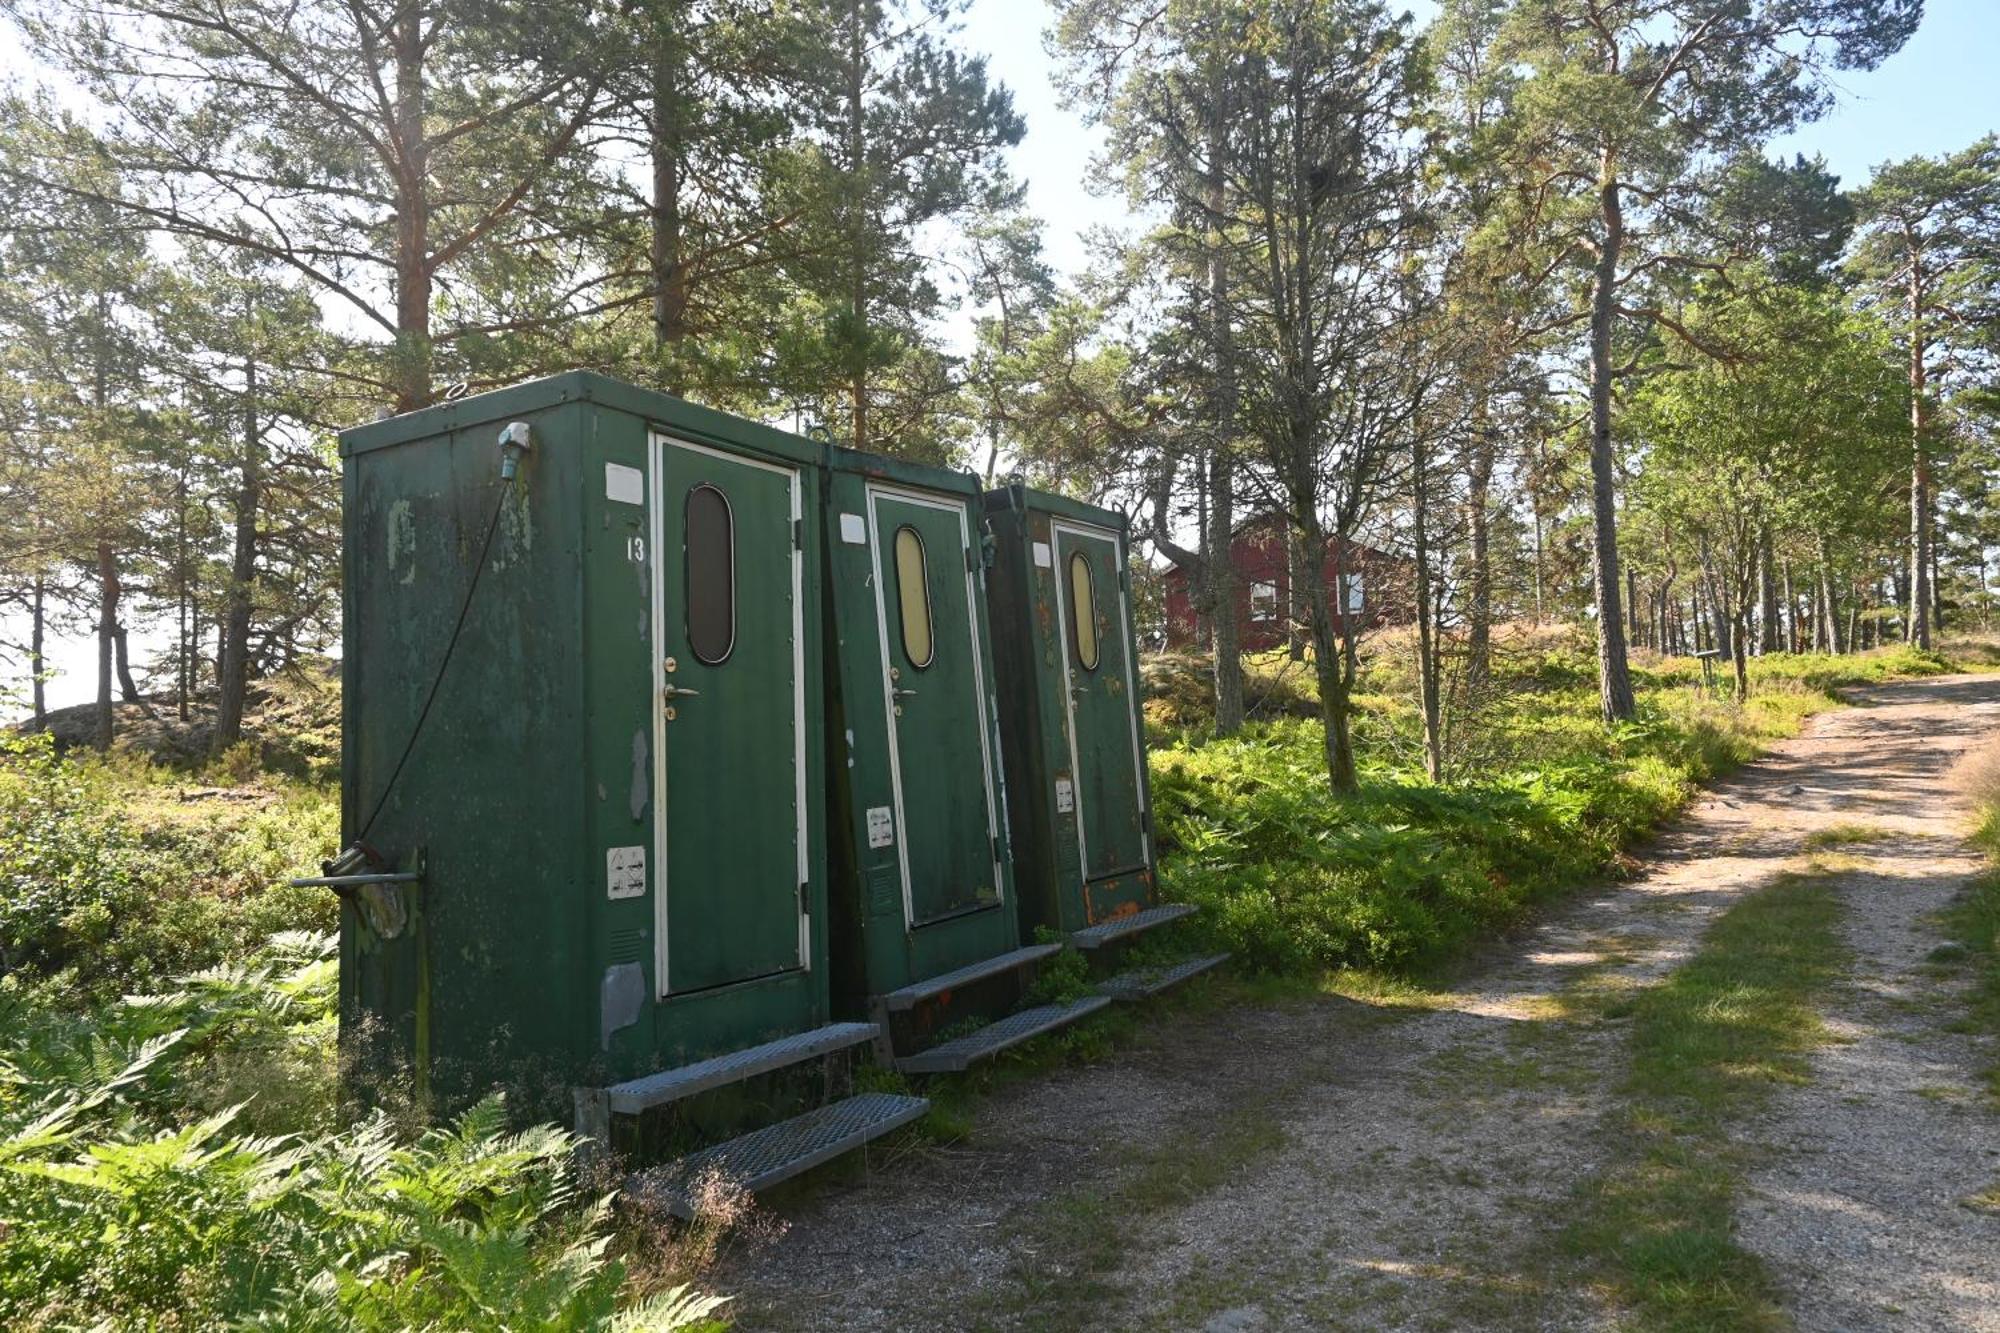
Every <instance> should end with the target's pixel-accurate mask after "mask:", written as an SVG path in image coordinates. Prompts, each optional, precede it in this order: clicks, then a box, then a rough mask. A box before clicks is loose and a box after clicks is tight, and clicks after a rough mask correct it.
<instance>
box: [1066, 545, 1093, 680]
mask: <svg viewBox="0 0 2000 1333" xmlns="http://www.w3.org/2000/svg"><path fill="white" fill-rule="evenodd" d="M1069 606H1070V630H1071V635H1070V637H1071V638H1072V639H1073V640H1074V642H1075V646H1076V660H1077V665H1079V666H1081V667H1082V668H1083V669H1084V670H1085V671H1095V670H1097V587H1096V585H1095V583H1094V582H1093V581H1092V579H1091V577H1090V557H1089V556H1087V555H1085V554H1084V553H1083V552H1081V551H1078V552H1077V553H1076V554H1075V555H1073V556H1071V557H1070V558H1069Z"/></svg>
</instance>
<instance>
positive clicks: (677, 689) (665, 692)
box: [660, 681, 701, 699]
mask: <svg viewBox="0 0 2000 1333" xmlns="http://www.w3.org/2000/svg"><path fill="white" fill-rule="evenodd" d="M700 693H701V691H700V690H691V689H689V688H687V686H685V685H676V684H674V683H673V682H672V681H668V682H667V683H666V684H665V685H662V686H660V697H661V698H662V699H690V698H693V697H694V696H695V695H697V694H700Z"/></svg>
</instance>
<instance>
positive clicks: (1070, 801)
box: [1056, 778, 1076, 815]
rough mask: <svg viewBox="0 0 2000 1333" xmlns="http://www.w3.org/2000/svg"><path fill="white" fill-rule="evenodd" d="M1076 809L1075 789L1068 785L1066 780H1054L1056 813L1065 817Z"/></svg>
mask: <svg viewBox="0 0 2000 1333" xmlns="http://www.w3.org/2000/svg"><path fill="white" fill-rule="evenodd" d="M1074 809H1076V789H1075V788H1074V787H1072V786H1070V785H1069V779H1068V778H1057V779H1056V813H1057V814H1059V815H1066V814H1068V813H1069V812H1070V811H1072V810H1074Z"/></svg>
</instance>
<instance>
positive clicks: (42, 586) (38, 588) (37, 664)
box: [28, 574, 49, 723]
mask: <svg viewBox="0 0 2000 1333" xmlns="http://www.w3.org/2000/svg"><path fill="white" fill-rule="evenodd" d="M28 614H29V616H30V622H29V625H28V675H29V677H30V680H29V684H28V689H29V691H30V692H31V694H32V695H33V698H34V707H35V721H36V722H38V723H40V722H46V721H47V720H48V716H49V692H48V682H47V681H46V680H44V679H43V677H44V676H46V675H47V674H48V670H49V667H48V659H47V657H46V656H45V655H44V653H45V650H46V648H47V645H48V632H49V617H48V583H47V581H46V580H45V579H43V578H42V576H41V575H40V574H37V575H35V586H34V591H33V593H32V598H31V601H30V602H29V608H28Z"/></svg>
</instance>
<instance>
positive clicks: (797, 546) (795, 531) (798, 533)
mask: <svg viewBox="0 0 2000 1333" xmlns="http://www.w3.org/2000/svg"><path fill="white" fill-rule="evenodd" d="M792 548H793V549H794V550H799V551H803V550H805V549H806V521H805V520H804V519H802V518H795V519H793V520H792Z"/></svg>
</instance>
